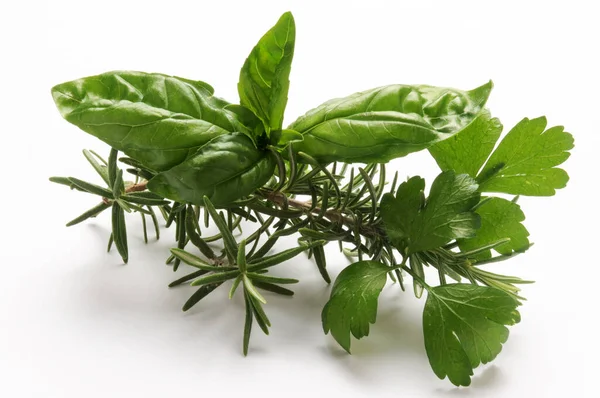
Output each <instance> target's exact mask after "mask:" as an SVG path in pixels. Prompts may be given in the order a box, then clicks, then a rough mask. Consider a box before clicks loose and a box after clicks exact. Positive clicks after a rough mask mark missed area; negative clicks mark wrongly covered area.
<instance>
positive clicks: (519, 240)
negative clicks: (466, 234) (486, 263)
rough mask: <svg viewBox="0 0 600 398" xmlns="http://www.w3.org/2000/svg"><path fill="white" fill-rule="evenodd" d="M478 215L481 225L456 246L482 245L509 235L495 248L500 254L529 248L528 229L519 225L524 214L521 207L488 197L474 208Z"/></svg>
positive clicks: (469, 248) (468, 248)
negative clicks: (504, 241)
mask: <svg viewBox="0 0 600 398" xmlns="http://www.w3.org/2000/svg"><path fill="white" fill-rule="evenodd" d="M475 212H476V213H477V214H479V216H480V217H481V227H480V228H479V229H478V230H477V234H476V235H475V236H474V237H473V238H469V239H459V240H458V246H459V247H460V250H461V251H462V252H467V251H469V250H474V249H477V248H479V247H483V246H486V245H489V244H492V243H494V242H497V241H499V240H500V239H503V238H510V242H506V243H504V244H502V245H500V246H496V247H495V248H494V250H496V251H497V252H498V253H500V254H504V255H509V254H512V253H514V252H520V251H523V250H526V249H527V248H529V239H527V237H528V236H529V232H528V231H527V229H526V228H525V226H524V225H523V224H522V221H524V220H525V214H523V211H522V210H521V207H520V206H519V205H518V204H516V203H514V202H511V201H510V200H506V199H502V198H495V197H494V198H489V199H488V200H486V201H485V202H484V203H483V204H482V205H481V206H479V207H478V208H477V210H476V211H475ZM489 257H491V251H489V250H488V251H486V252H484V253H482V254H480V255H478V257H477V258H489Z"/></svg>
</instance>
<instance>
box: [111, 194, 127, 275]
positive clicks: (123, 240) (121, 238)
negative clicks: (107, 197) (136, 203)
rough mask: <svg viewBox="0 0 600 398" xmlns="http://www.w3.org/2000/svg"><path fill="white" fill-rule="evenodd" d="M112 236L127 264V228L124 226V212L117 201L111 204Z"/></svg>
mask: <svg viewBox="0 0 600 398" xmlns="http://www.w3.org/2000/svg"><path fill="white" fill-rule="evenodd" d="M112 237H113V240H114V243H115V246H116V247H117V251H118V252H119V254H120V255H121V258H122V259H123V262H124V263H126V264H127V260H128V258H129V253H128V248H127V228H126V226H125V212H124V211H123V209H122V208H121V206H119V204H118V203H117V202H114V203H113V205H112Z"/></svg>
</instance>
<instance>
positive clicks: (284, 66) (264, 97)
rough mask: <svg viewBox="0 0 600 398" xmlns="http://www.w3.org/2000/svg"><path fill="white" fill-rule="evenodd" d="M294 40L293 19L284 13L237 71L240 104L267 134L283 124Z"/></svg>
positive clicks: (289, 14) (288, 13) (287, 13)
mask: <svg viewBox="0 0 600 398" xmlns="http://www.w3.org/2000/svg"><path fill="white" fill-rule="evenodd" d="M295 40H296V25H295V24H294V17H293V16H292V14H291V13H290V12H286V13H285V14H283V15H282V16H281V18H279V21H277V23H276V24H275V26H273V28H271V30H269V31H268V32H267V33H265V35H264V36H263V37H262V38H261V39H260V40H259V41H258V44H257V45H256V46H255V47H254V48H253V49H252V52H250V55H249V56H248V58H247V59H246V62H245V63H244V66H242V70H241V71H240V81H239V83H238V92H239V94H240V103H241V104H242V105H243V106H245V107H247V108H249V109H251V110H252V111H253V112H254V113H255V114H256V115H257V116H258V117H259V118H260V119H261V120H262V121H263V123H264V124H265V127H266V128H267V131H269V130H279V129H281V126H282V124H283V112H284V111H285V106H286V104H287V95H288V89H289V86H290V81H289V76H290V69H291V67H292V58H293V57H294V43H295Z"/></svg>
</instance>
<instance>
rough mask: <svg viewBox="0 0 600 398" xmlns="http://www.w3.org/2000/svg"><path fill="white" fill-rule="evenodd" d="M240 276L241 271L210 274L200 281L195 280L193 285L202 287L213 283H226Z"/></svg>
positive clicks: (202, 277) (199, 279)
mask: <svg viewBox="0 0 600 398" xmlns="http://www.w3.org/2000/svg"><path fill="white" fill-rule="evenodd" d="M239 274H240V272H239V271H225V272H217V273H214V274H210V275H207V276H201V277H200V278H198V279H195V280H194V281H193V282H192V283H191V285H192V286H201V285H208V284H211V283H217V282H224V281H226V280H229V279H234V278H235V277H237V276H238V275H239Z"/></svg>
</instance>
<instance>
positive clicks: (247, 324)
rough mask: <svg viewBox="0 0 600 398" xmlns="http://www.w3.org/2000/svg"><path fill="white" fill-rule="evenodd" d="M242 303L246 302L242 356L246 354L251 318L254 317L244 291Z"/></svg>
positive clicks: (250, 331) (250, 330)
mask: <svg viewBox="0 0 600 398" xmlns="http://www.w3.org/2000/svg"><path fill="white" fill-rule="evenodd" d="M244 303H245V304H246V319H245V321H244V342H243V352H244V356H246V355H248V346H249V345H250V334H251V333H252V319H253V318H254V316H253V315H252V303H250V298H249V297H248V294H246V293H244Z"/></svg>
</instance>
